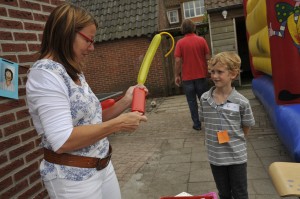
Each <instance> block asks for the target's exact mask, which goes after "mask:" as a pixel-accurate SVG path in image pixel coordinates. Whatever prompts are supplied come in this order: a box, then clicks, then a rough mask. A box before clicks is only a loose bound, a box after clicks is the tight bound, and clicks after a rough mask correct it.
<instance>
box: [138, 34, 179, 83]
mask: <svg viewBox="0 0 300 199" xmlns="http://www.w3.org/2000/svg"><path fill="white" fill-rule="evenodd" d="M163 34H167V35H169V36H170V37H171V39H172V47H171V49H170V50H169V52H168V53H167V54H166V55H165V57H167V56H168V55H169V54H170V53H171V52H172V50H173V48H174V43H175V42H174V38H173V37H172V35H171V34H170V33H167V32H161V33H159V34H156V35H155V36H154V38H153V39H152V41H151V44H150V46H149V48H148V50H147V53H146V55H145V57H144V59H143V62H142V65H141V67H140V71H139V75H138V78H137V83H138V84H145V82H146V79H147V75H148V72H149V68H150V66H151V63H152V60H153V57H154V55H155V53H156V50H157V48H158V46H159V44H160V42H161V35H163Z"/></svg>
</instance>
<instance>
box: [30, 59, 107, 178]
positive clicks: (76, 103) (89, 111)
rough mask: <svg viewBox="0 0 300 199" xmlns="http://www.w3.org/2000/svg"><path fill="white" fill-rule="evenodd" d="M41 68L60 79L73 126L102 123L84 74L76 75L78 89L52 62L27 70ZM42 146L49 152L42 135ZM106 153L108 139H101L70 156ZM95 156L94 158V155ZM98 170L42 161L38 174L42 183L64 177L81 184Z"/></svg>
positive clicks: (45, 60)
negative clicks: (65, 87)
mask: <svg viewBox="0 0 300 199" xmlns="http://www.w3.org/2000/svg"><path fill="white" fill-rule="evenodd" d="M35 69H43V70H46V71H51V72H52V73H54V74H56V75H57V76H58V77H59V78H61V79H62V80H63V82H64V83H65V85H66V86H67V88H68V95H69V101H70V109H71V115H72V120H73V126H74V127H75V126H81V125H88V124H100V123H102V109H101V107H100V103H99V100H98V98H97V97H96V96H95V94H94V93H93V92H92V90H91V89H90V87H89V85H88V84H87V82H86V81H85V77H84V75H83V74H80V75H78V76H79V80H80V82H81V86H78V85H77V84H75V83H74V81H73V80H72V79H71V77H70V76H69V75H68V73H67V71H66V70H65V68H64V67H63V66H62V65H61V64H60V63H57V62H55V61H52V60H48V59H42V60H38V61H37V62H35V63H34V65H33V66H32V67H31V69H30V70H35ZM41 136H42V142H41V146H42V147H45V148H47V149H50V150H52V148H51V146H50V143H49V142H48V141H47V137H46V136H45V134H41ZM108 150H109V142H108V139H107V138H103V139H101V140H99V141H97V142H96V143H95V144H92V145H90V146H88V147H84V148H82V149H79V150H76V151H73V152H72V153H71V154H74V155H80V156H89V157H99V158H103V157H105V156H106V154H107V153H108ZM94 154H96V155H94ZM95 172H97V170H96V169H95V168H78V167H70V166H64V165H57V164H53V163H50V162H47V161H45V160H43V161H42V162H41V165H40V173H41V176H42V179H43V180H45V181H49V180H52V179H54V178H65V179H67V180H73V181H82V180H85V179H88V178H89V177H91V176H92V175H93V174H94V173H95Z"/></svg>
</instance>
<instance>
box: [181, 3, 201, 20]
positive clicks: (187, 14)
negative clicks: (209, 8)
mask: <svg viewBox="0 0 300 199" xmlns="http://www.w3.org/2000/svg"><path fill="white" fill-rule="evenodd" d="M183 10H184V18H192V17H197V16H202V15H204V14H205V7H204V0H196V1H189V2H184V3H183Z"/></svg>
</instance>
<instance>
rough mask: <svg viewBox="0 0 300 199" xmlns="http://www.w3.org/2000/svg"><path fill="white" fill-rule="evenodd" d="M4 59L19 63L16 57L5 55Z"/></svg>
mask: <svg viewBox="0 0 300 199" xmlns="http://www.w3.org/2000/svg"><path fill="white" fill-rule="evenodd" d="M0 21H1V20H0ZM2 58H4V59H6V60H9V61H12V62H18V61H17V56H16V55H3V56H2ZM0 110H1V108H0Z"/></svg>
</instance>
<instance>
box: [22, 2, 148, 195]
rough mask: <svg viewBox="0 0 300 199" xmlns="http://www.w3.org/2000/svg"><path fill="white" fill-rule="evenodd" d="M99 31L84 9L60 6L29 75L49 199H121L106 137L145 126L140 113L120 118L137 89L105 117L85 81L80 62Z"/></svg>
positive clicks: (30, 102) (29, 96)
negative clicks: (42, 148)
mask: <svg viewBox="0 0 300 199" xmlns="http://www.w3.org/2000/svg"><path fill="white" fill-rule="evenodd" d="M96 29H97V23H96V21H95V20H94V18H93V17H92V16H91V15H90V14H89V13H88V12H87V11H85V10H84V9H82V8H79V7H76V6H73V5H71V4H68V3H64V4H62V5H60V6H58V7H57V8H55V9H54V10H53V12H52V13H51V14H50V16H49V18H48V21H47V23H46V25H45V29H44V33H43V40H42V44H41V51H40V57H39V60H38V61H37V62H36V63H34V65H33V66H32V67H31V69H30V72H29V74H28V81H27V84H26V89H27V100H28V107H29V112H30V114H31V116H32V120H33V123H34V126H35V128H36V130H37V132H38V134H39V135H41V138H42V143H41V145H42V146H43V147H44V160H43V161H42V162H41V165H40V173H41V176H42V179H43V181H44V184H45V187H46V188H47V191H48V193H49V196H50V198H60V199H61V198H89V199H91V198H97V199H106V198H110V199H120V198H121V194H120V188H119V184H118V181H117V178H116V175H115V172H114V168H113V165H112V163H111V161H110V156H111V151H112V150H111V147H110V145H109V141H108V139H107V136H108V135H110V134H112V133H115V132H118V131H134V130H135V129H136V128H137V127H138V126H139V124H140V122H141V121H146V120H147V118H146V117H145V116H143V115H142V114H140V113H137V112H130V113H125V114H121V113H122V112H123V111H124V110H126V109H127V108H128V107H129V106H130V104H131V101H132V92H133V89H134V86H132V87H130V88H129V89H128V90H127V92H126V94H125V96H124V97H123V98H122V99H121V100H119V101H118V102H117V103H116V104H115V105H113V106H112V107H110V108H108V109H105V110H104V111H102V109H101V106H100V105H99V100H98V99H97V97H96V96H95V95H94V93H93V92H92V91H91V89H90V87H89V86H88V84H87V82H86V81H85V78H84V75H83V74H82V70H81V68H82V62H83V60H84V58H85V57H86V56H87V55H88V54H89V53H90V52H92V51H93V50H94V40H93V38H94V36H95V34H96ZM145 89H146V88H145ZM146 91H147V89H146Z"/></svg>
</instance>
